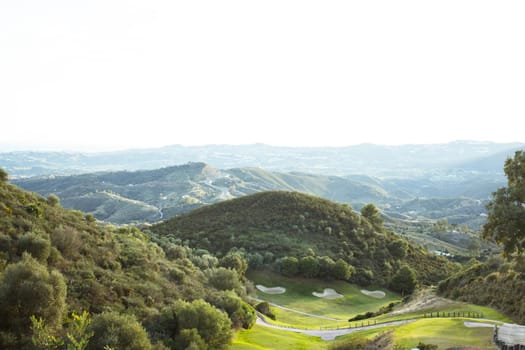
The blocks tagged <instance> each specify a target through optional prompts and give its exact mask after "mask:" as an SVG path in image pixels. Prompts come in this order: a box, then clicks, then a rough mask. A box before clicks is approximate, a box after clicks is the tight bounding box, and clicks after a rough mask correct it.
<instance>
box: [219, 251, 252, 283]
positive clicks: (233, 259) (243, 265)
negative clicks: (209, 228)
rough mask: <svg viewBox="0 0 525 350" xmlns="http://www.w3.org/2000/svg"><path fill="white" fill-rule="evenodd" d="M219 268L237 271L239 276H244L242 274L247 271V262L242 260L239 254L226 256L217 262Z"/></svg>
mask: <svg viewBox="0 0 525 350" xmlns="http://www.w3.org/2000/svg"><path fill="white" fill-rule="evenodd" d="M219 266H222V267H225V268H227V269H233V270H235V271H237V274H238V275H239V276H241V277H242V276H244V273H245V272H246V270H247V269H248V262H247V261H246V260H244V259H243V258H242V257H241V256H240V255H239V254H231V253H230V254H227V255H225V256H224V257H223V258H222V259H221V260H220V262H219Z"/></svg>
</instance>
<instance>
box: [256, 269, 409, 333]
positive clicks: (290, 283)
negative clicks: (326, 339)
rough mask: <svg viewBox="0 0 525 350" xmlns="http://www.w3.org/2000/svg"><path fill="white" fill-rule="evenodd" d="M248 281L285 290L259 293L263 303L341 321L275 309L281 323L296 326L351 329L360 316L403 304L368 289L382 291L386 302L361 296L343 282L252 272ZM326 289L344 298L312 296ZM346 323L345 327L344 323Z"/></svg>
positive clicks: (388, 294) (393, 295)
mask: <svg viewBox="0 0 525 350" xmlns="http://www.w3.org/2000/svg"><path fill="white" fill-rule="evenodd" d="M248 278H249V279H251V280H252V281H253V282H254V283H255V284H262V285H264V286H266V287H276V286H280V287H285V288H286V293H284V294H266V293H263V292H261V291H257V297H258V298H259V299H263V300H266V301H268V302H272V303H275V304H278V305H282V306H285V307H288V308H291V309H294V310H299V311H302V312H307V313H311V314H314V315H321V316H326V317H331V318H335V319H339V320H341V321H339V322H337V321H329V320H323V319H316V318H312V317H308V316H303V315H300V314H297V313H294V312H289V311H285V310H281V309H277V308H274V309H273V310H274V311H275V313H276V315H277V320H278V321H279V322H281V323H287V324H289V325H296V326H301V325H302V326H314V325H316V326H319V325H331V326H335V325H337V324H344V325H346V326H347V325H348V322H347V320H348V319H349V318H351V317H353V316H355V315H357V314H361V313H365V312H367V311H377V310H379V309H380V308H381V306H385V305H388V304H389V303H392V302H397V301H400V300H401V297H400V296H399V295H398V294H396V293H393V292H390V291H388V290H386V289H384V288H376V287H374V286H372V287H368V289H369V290H376V289H378V290H382V291H384V292H385V293H386V296H385V297H384V298H381V299H378V298H373V297H370V296H366V295H364V294H363V293H361V288H360V287H358V286H356V285H353V284H349V283H347V282H343V281H322V280H316V279H305V278H287V277H283V276H280V275H277V274H273V273H269V272H266V271H265V272H260V271H256V272H250V273H249V274H248ZM324 288H333V289H335V290H336V291H337V292H338V293H340V294H343V295H344V297H343V298H339V299H332V300H330V299H323V298H318V297H316V296H314V295H312V292H319V293H321V292H323V290H324ZM341 322H342V323H341Z"/></svg>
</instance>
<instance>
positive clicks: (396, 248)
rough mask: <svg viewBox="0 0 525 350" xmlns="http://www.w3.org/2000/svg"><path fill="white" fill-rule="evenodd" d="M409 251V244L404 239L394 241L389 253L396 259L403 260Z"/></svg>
mask: <svg viewBox="0 0 525 350" xmlns="http://www.w3.org/2000/svg"><path fill="white" fill-rule="evenodd" d="M407 250H408V243H407V242H406V241H404V240H402V239H396V240H393V241H392V242H390V243H389V244H388V251H389V252H390V254H392V256H393V257H394V258H396V259H403V258H404V257H405V256H406V254H407Z"/></svg>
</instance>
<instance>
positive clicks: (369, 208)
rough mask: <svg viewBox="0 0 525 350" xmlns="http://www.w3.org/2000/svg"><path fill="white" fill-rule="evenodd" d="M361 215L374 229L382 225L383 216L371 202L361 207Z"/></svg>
mask: <svg viewBox="0 0 525 350" xmlns="http://www.w3.org/2000/svg"><path fill="white" fill-rule="evenodd" d="M361 215H363V216H364V217H365V218H366V219H367V220H368V221H369V222H370V223H371V224H372V226H374V227H375V228H376V229H378V230H379V229H381V228H382V227H383V218H382V217H381V213H380V212H379V209H377V208H376V206H375V205H373V204H371V203H370V204H367V205H365V206H364V207H362V208H361Z"/></svg>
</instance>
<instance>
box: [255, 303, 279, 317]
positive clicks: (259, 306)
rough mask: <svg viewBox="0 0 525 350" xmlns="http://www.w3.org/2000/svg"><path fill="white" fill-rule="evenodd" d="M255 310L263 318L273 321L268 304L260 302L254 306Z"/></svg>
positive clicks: (273, 315)
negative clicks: (266, 317)
mask: <svg viewBox="0 0 525 350" xmlns="http://www.w3.org/2000/svg"><path fill="white" fill-rule="evenodd" d="M255 310H257V311H259V312H260V313H261V314H263V315H264V316H268V317H269V318H271V319H272V320H275V314H274V313H273V312H272V310H271V309H270V304H268V302H267V301H263V302H260V303H259V304H257V305H256V306H255Z"/></svg>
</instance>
